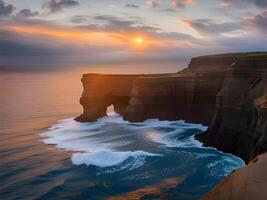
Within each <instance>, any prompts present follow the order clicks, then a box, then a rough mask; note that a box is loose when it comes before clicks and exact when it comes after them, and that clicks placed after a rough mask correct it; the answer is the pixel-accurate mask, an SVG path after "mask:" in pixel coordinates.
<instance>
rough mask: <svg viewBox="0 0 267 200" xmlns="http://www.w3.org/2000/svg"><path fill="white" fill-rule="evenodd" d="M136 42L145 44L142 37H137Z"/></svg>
mask: <svg viewBox="0 0 267 200" xmlns="http://www.w3.org/2000/svg"><path fill="white" fill-rule="evenodd" d="M134 42H135V43H136V44H143V43H144V39H143V38H140V37H137V38H135V39H134Z"/></svg>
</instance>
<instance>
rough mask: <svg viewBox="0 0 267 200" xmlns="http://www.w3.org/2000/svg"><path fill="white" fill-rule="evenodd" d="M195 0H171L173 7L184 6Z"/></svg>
mask: <svg viewBox="0 0 267 200" xmlns="http://www.w3.org/2000/svg"><path fill="white" fill-rule="evenodd" d="M194 3H195V0H171V6H172V7H173V8H185V7H186V6H187V5H190V4H194Z"/></svg>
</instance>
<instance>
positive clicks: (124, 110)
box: [77, 52, 267, 199]
mask: <svg viewBox="0 0 267 200" xmlns="http://www.w3.org/2000/svg"><path fill="white" fill-rule="evenodd" d="M82 82H83V85H84V92H83V95H82V97H81V104H82V106H83V108H84V113H83V114H82V115H81V116H80V117H78V118H77V120H78V121H94V120H96V119H97V118H99V117H103V116H105V115H106V108H107V107H108V106H109V105H112V104H113V105H114V109H115V111H116V112H118V113H119V114H121V115H122V116H123V118H124V119H126V120H129V121H134V122H135V121H143V120H145V119H149V118H158V119H162V120H163V119H168V120H176V119H184V120H186V121H188V122H193V123H202V124H205V125H208V126H209V128H208V130H207V131H206V132H205V133H203V134H200V135H198V136H197V139H199V140H201V141H202V142H203V144H204V145H206V146H213V147H216V148H218V149H219V150H222V151H224V152H229V153H232V154H235V155H237V156H239V157H241V158H242V159H244V160H245V161H246V162H247V163H249V162H250V161H251V163H250V164H249V165H248V166H247V167H245V168H243V169H240V170H237V171H236V172H234V173H233V174H231V175H230V176H229V177H228V178H227V179H225V180H224V181H223V182H222V183H221V184H220V185H219V186H218V187H216V188H215V189H214V190H213V191H212V192H211V193H209V194H208V195H207V196H206V197H205V199H228V198H224V197H225V196H227V195H229V194H231V195H233V194H232V192H234V193H235V194H236V195H237V197H238V198H233V199H242V198H239V197H240V196H238V194H242V195H243V194H245V193H246V192H247V191H248V188H246V187H247V185H249V186H248V187H253V186H252V185H253V181H254V182H255V181H259V182H260V183H262V184H263V185H265V186H266V183H267V178H266V177H265V175H264V174H265V171H264V170H263V167H264V164H263V163H266V160H267V157H266V155H267V154H264V155H263V156H262V157H261V159H259V160H260V161H261V162H259V161H257V159H256V160H253V159H254V158H256V157H257V156H258V155H260V154H262V153H264V152H266V151H267V53H260V52H259V53H239V54H224V55H212V56H201V57H198V58H193V59H192V60H191V62H190V64H189V66H188V68H186V69H184V70H183V71H181V72H178V73H173V74H164V75H155V74H154V75H100V74H85V75H83V79H82ZM252 160H253V162H252ZM258 168H260V169H262V170H261V171H257V170H258ZM248 171H249V172H251V171H252V172H253V173H255V174H256V175H257V176H256V175H255V176H253V177H252V178H250V177H243V179H242V178H241V177H239V174H243V175H244V174H245V173H246V172H248ZM261 175H262V176H261ZM259 177H261V178H260V179H259ZM229 180H231V181H229ZM242 181H243V182H244V184H246V187H240V188H239V186H238V185H233V183H235V182H238V183H239V182H242ZM250 184H251V185H250ZM229 188H231V190H230V189H229ZM250 189H251V190H249V191H250V192H251V193H249V195H255V196H257V195H256V194H253V192H254V193H255V191H256V190H253V188H250ZM264 197H266V198H267V194H264ZM248 199H253V198H248ZM259 199H264V198H259Z"/></svg>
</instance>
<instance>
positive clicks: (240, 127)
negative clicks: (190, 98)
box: [198, 56, 267, 161]
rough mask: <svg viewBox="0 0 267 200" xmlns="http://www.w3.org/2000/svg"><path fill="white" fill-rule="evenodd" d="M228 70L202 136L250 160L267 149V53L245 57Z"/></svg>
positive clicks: (207, 142) (205, 140)
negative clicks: (265, 54) (206, 128)
mask: <svg viewBox="0 0 267 200" xmlns="http://www.w3.org/2000/svg"><path fill="white" fill-rule="evenodd" d="M226 74H227V75H226V78H225V80H224V82H223V85H222V88H221V90H220V91H219V92H218V94H217V99H216V110H215V113H214V116H213V119H212V121H211V123H210V125H209V129H208V130H207V132H206V133H205V134H203V135H199V136H198V138H199V139H200V140H202V141H203V142H204V144H205V145H207V146H214V147H216V148H218V149H220V150H222V151H224V152H230V153H233V154H235V155H237V156H239V157H241V158H243V159H244V160H245V161H249V160H251V159H252V158H254V157H255V156H256V155H258V154H260V153H263V152H265V151H267V130H266V125H267V121H266V95H267V57H265V56H263V57H262V56H251V57H245V58H241V59H239V60H238V61H236V63H235V64H234V65H232V67H231V68H229V69H228V70H227V72H226Z"/></svg>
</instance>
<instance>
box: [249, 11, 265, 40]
mask: <svg viewBox="0 0 267 200" xmlns="http://www.w3.org/2000/svg"><path fill="white" fill-rule="evenodd" d="M244 25H245V26H246V27H247V28H248V29H249V30H250V31H252V32H257V33H260V34H264V35H267V11H264V12H262V13H260V14H258V15H256V16H253V17H248V18H246V19H245V20H244Z"/></svg>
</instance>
